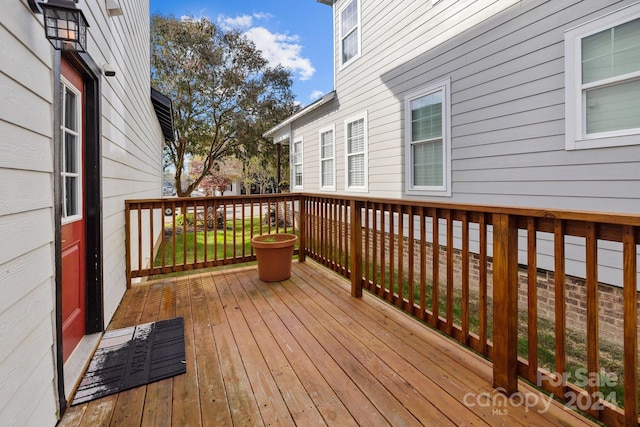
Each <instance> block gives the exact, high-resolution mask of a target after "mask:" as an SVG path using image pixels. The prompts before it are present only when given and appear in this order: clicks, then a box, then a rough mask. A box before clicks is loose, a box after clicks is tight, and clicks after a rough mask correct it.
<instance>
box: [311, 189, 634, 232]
mask: <svg viewBox="0 0 640 427" xmlns="http://www.w3.org/2000/svg"><path fill="white" fill-rule="evenodd" d="M299 194H300V195H301V197H303V198H319V199H335V200H345V201H347V200H353V201H359V202H363V203H364V202H368V203H375V204H381V205H389V204H393V205H396V206H406V207H409V206H411V207H424V208H431V209H443V210H458V211H467V212H477V213H489V214H508V215H515V216H521V217H534V218H543V219H547V220H549V219H559V220H570V221H585V222H595V223H606V224H617V225H632V226H640V213H635V214H634V213H616V212H596V211H582V210H570V209H554V208H544V207H540V208H528V207H513V206H499V205H472V204H466V203H453V202H450V203H446V202H436V201H423V200H415V199H392V198H371V197H362V196H352V195H346V196H343V195H329V194H322V193H299Z"/></svg>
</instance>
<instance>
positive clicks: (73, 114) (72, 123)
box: [64, 88, 78, 131]
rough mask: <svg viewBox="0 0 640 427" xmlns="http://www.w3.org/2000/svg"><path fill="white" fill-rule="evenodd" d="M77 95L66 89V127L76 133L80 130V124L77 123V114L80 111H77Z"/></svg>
mask: <svg viewBox="0 0 640 427" xmlns="http://www.w3.org/2000/svg"><path fill="white" fill-rule="evenodd" d="M76 103H77V102H76V95H75V94H74V93H73V92H71V91H70V90H69V89H68V88H65V91H64V114H65V117H64V127H66V128H67V129H71V130H74V131H77V130H78V123H77V114H78V111H77V110H76V108H77V105H76Z"/></svg>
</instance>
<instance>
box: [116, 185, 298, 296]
mask: <svg viewBox="0 0 640 427" xmlns="http://www.w3.org/2000/svg"><path fill="white" fill-rule="evenodd" d="M297 199H298V198H297V197H296V196H293V195H290V194H287V195H284V194H279V195H275V196H274V195H271V196H266V195H254V196H230V197H193V198H168V199H152V200H127V201H126V202H125V217H126V221H125V224H126V225H125V228H126V230H125V238H126V247H127V251H128V252H127V277H128V280H129V284H130V283H131V279H132V278H136V277H146V276H151V275H157V274H167V273H174V272H180V271H187V270H194V269H201V268H209V267H217V266H221V265H230V264H238V263H243V262H248V261H253V260H255V259H256V257H255V253H254V251H253V248H252V247H251V244H250V241H251V238H252V237H253V236H254V235H256V234H264V233H278V232H291V233H297V230H298V218H297V217H296V214H295V212H296V210H297V208H296V206H295V204H296V201H297ZM295 253H297V249H296V252H295Z"/></svg>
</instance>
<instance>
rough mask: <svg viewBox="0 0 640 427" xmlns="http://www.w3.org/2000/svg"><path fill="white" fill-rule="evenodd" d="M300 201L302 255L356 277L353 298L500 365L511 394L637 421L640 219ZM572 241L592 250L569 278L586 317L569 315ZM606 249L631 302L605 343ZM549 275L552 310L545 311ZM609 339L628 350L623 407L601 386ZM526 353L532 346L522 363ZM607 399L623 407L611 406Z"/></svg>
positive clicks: (498, 379) (497, 374)
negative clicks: (394, 310)
mask: <svg viewBox="0 0 640 427" xmlns="http://www.w3.org/2000/svg"><path fill="white" fill-rule="evenodd" d="M302 202H303V203H302V205H303V211H304V212H305V221H304V222H305V230H306V244H305V250H306V255H307V256H309V257H311V258H313V259H315V260H317V261H318V262H320V263H322V264H324V265H325V266H327V267H328V268H330V269H332V270H334V271H336V272H338V273H339V274H341V275H343V276H345V277H347V278H349V279H350V280H351V284H352V294H353V295H354V296H358V295H360V294H361V292H362V288H364V289H367V290H368V291H370V292H371V293H372V294H375V295H377V296H378V297H380V298H382V299H384V300H386V301H388V302H389V303H390V304H393V305H395V306H396V307H398V308H399V309H401V310H403V311H405V312H406V313H408V314H410V315H412V316H414V317H416V318H417V319H420V320H421V321H424V322H426V323H428V324H429V325H431V326H432V327H434V328H436V329H438V330H440V331H441V332H443V333H444V334H446V335H448V336H450V337H452V338H454V339H455V340H457V341H459V342H460V343H461V344H463V345H466V346H468V347H470V348H472V349H473V350H475V351H477V352H479V353H481V354H482V355H484V356H485V357H487V358H488V359H489V360H491V361H492V362H493V370H494V387H495V388H497V389H499V390H500V391H503V392H504V393H506V394H508V395H513V394H514V393H516V392H517V390H518V384H517V378H518V376H520V377H522V378H524V379H526V380H528V381H530V382H532V383H534V384H537V385H538V386H540V387H541V388H543V389H545V390H546V391H548V392H550V393H553V395H554V396H555V397H557V398H559V399H561V400H563V401H565V402H566V403H567V406H569V407H575V408H577V409H581V410H583V411H584V412H586V413H588V414H589V415H591V416H593V417H595V418H596V419H598V420H600V421H602V422H604V423H605V424H607V425H623V424H626V425H637V424H638V373H637V371H638V365H637V360H638V338H637V336H638V328H637V265H636V260H637V254H638V239H639V238H640V217H638V216H631V215H610V214H598V213H585V212H567V211H554V210H535V209H515V208H514V209H512V208H498V207H487V206H484V207H483V206H463V205H455V204H436V203H418V202H414V201H411V202H410V201H399V200H386V199H385V200H375V199H374V200H371V199H361V198H342V197H325V196H311V195H306V196H304V197H303V199H302ZM352 224H353V225H356V224H360V225H361V227H351V225H352ZM569 239H573V240H576V239H577V240H578V242H572V250H575V248H579V250H581V251H583V253H584V257H583V260H582V261H581V263H582V265H583V269H584V275H582V277H581V278H580V277H578V278H575V279H574V278H572V280H578V282H583V283H584V286H583V294H582V298H583V300H582V301H578V302H577V306H578V307H583V312H581V313H577V312H575V310H574V311H572V310H569V309H568V306H569V304H568V301H569V299H570V298H569V296H568V295H567V290H566V289H567V288H566V283H567V282H568V281H569V277H568V275H567V274H566V272H565V270H566V269H565V265H566V263H567V262H569V261H570V262H572V263H573V264H575V261H574V260H568V258H567V254H566V253H565V251H566V250H565V247H567V246H568V245H569V244H568V243H567V240H569ZM603 242H606V243H608V244H611V242H613V243H615V244H617V245H619V250H615V249H614V250H613V251H609V252H610V253H608V255H607V256H608V257H611V256H612V254H614V255H617V256H619V257H620V262H619V265H620V269H621V270H622V278H623V288H622V290H621V291H620V298H621V299H622V300H623V302H622V304H621V307H622V310H621V311H622V312H621V313H619V319H616V322H617V321H618V320H619V322H620V323H621V324H622V325H623V326H621V327H620V328H619V335H620V336H618V337H613V336H606V337H602V338H603V339H602V340H601V339H600V338H601V337H600V336H599V332H598V331H599V326H601V325H599V323H601V322H603V320H602V319H601V318H600V316H599V312H600V313H601V312H603V311H607V310H611V307H603V306H600V305H599V295H600V294H601V292H599V291H598V289H599V287H601V288H603V289H604V288H605V287H606V285H603V284H599V281H598V252H599V244H600V245H602V244H603ZM542 243H544V244H545V245H547V246H548V245H549V244H550V245H551V246H550V251H551V253H550V254H547V256H551V257H552V258H553V261H552V265H551V267H550V269H549V270H547V271H546V272H542V271H541V269H540V268H539V265H538V264H539V263H538V259H539V258H541V257H542V256H543V255H544V252H545V251H547V252H548V249H547V248H545V250H540V249H539V248H538V244H542ZM435 248H437V250H435ZM545 275H546V276H548V277H549V279H548V283H547V285H546V286H548V291H547V292H546V296H545V301H546V302H539V301H538V295H539V294H541V291H540V290H539V289H538V288H539V287H541V284H540V279H539V277H540V276H545ZM578 287H579V286H578ZM607 289H608V288H607ZM612 289H614V291H615V289H617V288H615V287H614V288H612ZM571 292H572V295H570V296H571V298H574V299H575V298H576V296H575V295H573V293H574V291H573V290H572V291H571ZM544 304H552V305H553V308H552V310H551V312H552V313H553V316H552V317H553V318H552V319H545V323H550V324H551V333H552V336H553V339H554V340H553V341H552V342H551V343H549V342H545V343H542V342H540V340H539V335H541V334H542V328H541V327H539V323H540V322H539V321H540V320H541V319H543V317H542V316H541V315H540V314H539V311H540V310H539V309H542V308H547V307H546V306H544ZM519 305H520V307H519ZM613 315H614V316H615V315H618V313H615V314H613ZM567 316H571V322H568V320H567ZM580 316H582V317H583V318H584V319H585V320H580ZM580 322H582V323H583V326H584V327H583V329H582V330H577V329H576V326H575V324H576V323H580ZM568 323H570V324H571V325H572V326H571V328H570V327H569V325H568ZM547 327H548V325H547ZM578 329H579V328H578ZM569 330H570V331H571V335H572V336H574V335H576V334H578V335H579V337H580V339H581V340H582V341H583V344H584V346H585V348H586V358H585V359H586V360H584V364H583V365H580V364H576V363H575V362H574V361H572V362H571V363H569V362H570V361H569V360H568V359H569V357H568V355H567V354H568V351H569V348H568V347H570V345H569V344H568V342H567V333H568V331H569ZM608 341H613V342H619V343H624V344H623V347H622V344H621V345H620V346H621V348H622V350H621V357H622V358H623V360H624V362H623V373H622V375H620V377H619V378H617V379H616V378H615V376H612V377H611V378H609V382H616V381H617V382H618V384H620V385H621V386H623V394H624V397H623V398H622V396H619V395H618V396H616V394H615V393H617V392H616V391H615V389H614V391H613V392H612V391H610V390H608V389H607V391H605V388H603V387H601V383H602V382H606V378H604V379H603V376H602V374H601V369H600V368H601V366H600V350H601V348H600V347H601V343H603V342H608ZM572 345H573V344H572ZM519 346H520V347H523V346H524V347H525V348H524V350H523V351H521V353H520V354H518V348H519ZM548 351H550V352H551V353H552V357H551V358H552V359H553V360H552V362H553V363H552V365H551V366H548V365H549V362H545V363H543V365H547V366H541V365H540V364H539V356H538V355H539V353H542V352H548ZM577 366H580V367H577ZM570 367H571V369H574V371H573V372H571V371H570V369H569V368H570ZM611 393H614V394H613V397H617V399H618V401H617V403H618V405H620V406H624V410H623V409H621V407H620V406H616V405H614V404H612V403H610V402H609V401H606V399H605V398H607V397H609V398H610V397H612V394H611ZM609 400H612V399H609Z"/></svg>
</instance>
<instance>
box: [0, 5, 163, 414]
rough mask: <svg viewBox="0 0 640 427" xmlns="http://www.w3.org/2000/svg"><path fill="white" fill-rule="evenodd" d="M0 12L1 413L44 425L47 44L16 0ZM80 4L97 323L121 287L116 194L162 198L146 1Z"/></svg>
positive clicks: (48, 346)
mask: <svg viewBox="0 0 640 427" xmlns="http://www.w3.org/2000/svg"><path fill="white" fill-rule="evenodd" d="M2 4H3V6H4V7H3V8H2V9H3V12H2V14H0V93H1V94H2V103H0V135H2V137H0V242H2V243H0V295H2V298H0V420H2V424H3V425H25V426H26V425H34V426H36V425H37V426H54V425H55V424H56V422H57V417H58V402H57V391H56V381H57V380H56V366H55V360H56V359H55V351H56V347H55V346H56V343H55V331H56V326H55V323H54V322H55V292H56V291H55V289H56V285H55V261H54V260H55V242H54V236H55V234H54V233H55V227H56V224H55V219H54V218H55V217H54V209H53V205H54V195H53V179H54V177H53V135H54V132H56V129H55V126H54V124H53V112H54V108H55V107H54V105H53V81H54V78H53V50H52V48H51V45H50V44H49V42H48V41H47V40H46V39H45V37H44V30H43V24H42V15H35V14H33V13H32V12H31V10H30V9H29V7H28V5H27V2H26V0H21V1H17V2H14V1H11V2H9V1H8V0H6V1H2ZM120 4H121V6H122V7H123V8H124V15H123V16H121V17H114V18H111V17H109V16H108V15H107V13H106V10H105V8H104V2H80V3H79V4H78V7H79V8H81V9H82V10H83V12H84V13H85V15H86V16H87V20H88V21H89V24H90V28H89V40H88V50H89V54H90V55H91V57H92V58H93V60H94V61H95V63H96V64H98V65H101V64H103V63H105V62H108V63H110V64H111V65H113V66H114V67H115V68H116V70H117V75H116V77H112V78H103V79H102V83H101V89H102V98H101V107H102V120H101V128H102V138H101V144H102V155H103V159H102V165H101V166H102V176H103V182H102V191H103V203H102V212H103V234H102V236H101V237H102V239H103V272H104V303H105V307H104V308H105V322H106V323H108V322H109V320H110V319H111V317H112V315H113V312H114V311H115V309H116V307H117V305H118V304H119V302H120V300H121V298H122V295H123V293H124V291H125V289H126V274H125V256H124V200H125V199H126V198H147V197H159V196H160V195H161V173H162V166H161V161H162V142H163V138H162V133H161V130H160V127H159V125H158V122H157V118H156V117H155V113H154V112H153V108H152V105H151V102H150V86H149V85H150V76H149V4H148V1H143V2H138V1H136V2H124V1H121V2H120Z"/></svg>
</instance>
